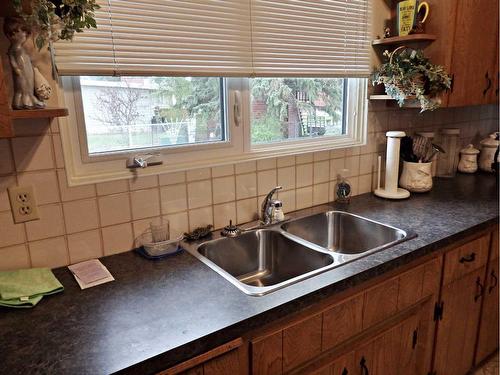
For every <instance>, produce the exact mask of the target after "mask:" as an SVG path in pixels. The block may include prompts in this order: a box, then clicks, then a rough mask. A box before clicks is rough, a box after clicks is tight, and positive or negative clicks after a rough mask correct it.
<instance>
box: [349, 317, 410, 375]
mask: <svg viewBox="0 0 500 375" xmlns="http://www.w3.org/2000/svg"><path fill="white" fill-rule="evenodd" d="M418 324H419V322H418V316H417V315H415V316H412V317H410V318H408V319H406V320H404V321H403V322H402V323H399V324H398V325H396V326H395V327H393V328H390V329H389V330H387V331H386V332H384V333H382V334H380V335H378V336H376V337H375V338H373V339H372V340H370V341H369V342H368V343H366V344H363V345H362V346H361V347H359V348H358V349H356V351H355V353H356V354H355V360H354V362H355V365H357V367H358V368H357V369H355V371H354V374H359V375H368V374H372V375H400V374H405V375H413V374H416V371H417V339H418V336H417V332H418Z"/></svg>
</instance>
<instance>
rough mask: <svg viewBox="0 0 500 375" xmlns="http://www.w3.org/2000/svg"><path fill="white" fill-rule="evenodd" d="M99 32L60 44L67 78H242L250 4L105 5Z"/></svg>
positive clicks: (103, 0) (213, 0)
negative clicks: (90, 76)
mask: <svg viewBox="0 0 500 375" xmlns="http://www.w3.org/2000/svg"><path fill="white" fill-rule="evenodd" d="M98 3H99V5H100V6H101V9H99V10H98V11H97V12H96V16H97V25H98V26H97V29H96V30H85V31H84V32H83V33H82V34H78V35H76V36H75V38H74V40H73V41H72V42H58V43H57V44H56V63H57V67H58V69H59V73H60V74H62V75H86V74H88V75H96V74H117V75H184V76H219V75H223V76H243V75H247V74H249V73H250V72H251V66H252V64H251V62H252V56H251V51H250V48H249V46H250V38H251V36H250V19H249V17H248V14H249V13H250V4H249V3H248V1H247V0H243V1H242V0H100V1H98Z"/></svg>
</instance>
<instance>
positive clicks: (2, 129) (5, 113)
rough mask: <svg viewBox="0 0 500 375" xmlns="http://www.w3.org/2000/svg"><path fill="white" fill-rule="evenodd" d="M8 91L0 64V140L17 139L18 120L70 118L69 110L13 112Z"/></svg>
mask: <svg viewBox="0 0 500 375" xmlns="http://www.w3.org/2000/svg"><path fill="white" fill-rule="evenodd" d="M8 91H9V90H8V87H7V82H6V79H5V76H4V72H3V66H2V64H1V63H0V138H12V137H15V134H14V124H13V123H14V120H16V119H41V118H47V119H52V118H54V117H63V116H68V109H67V108H57V107H49V108H43V109H18V110H13V109H11V108H10V102H11V99H10V97H9V94H8Z"/></svg>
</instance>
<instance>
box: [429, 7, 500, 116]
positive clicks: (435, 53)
mask: <svg viewBox="0 0 500 375" xmlns="http://www.w3.org/2000/svg"><path fill="white" fill-rule="evenodd" d="M428 3H429V4H430V9H431V13H430V16H429V19H428V22H426V32H427V33H431V34H435V35H437V40H436V41H435V42H434V43H432V44H431V45H429V46H428V47H427V48H426V51H425V52H426V55H427V56H428V57H430V58H431V61H432V62H433V63H436V64H439V65H443V66H444V67H445V69H446V70H447V71H448V72H449V73H450V74H451V75H452V76H453V87H452V90H451V91H450V92H449V94H448V95H444V97H443V104H442V105H443V106H449V107H457V106H466V105H478V104H488V103H495V102H498V96H497V95H496V89H497V84H498V47H497V44H498V0H460V1H456V0H428Z"/></svg>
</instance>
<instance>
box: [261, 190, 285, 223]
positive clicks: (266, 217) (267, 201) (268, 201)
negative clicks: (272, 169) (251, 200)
mask: <svg viewBox="0 0 500 375" xmlns="http://www.w3.org/2000/svg"><path fill="white" fill-rule="evenodd" d="M281 189H282V187H281V186H276V187H275V188H274V189H272V190H271V191H270V192H269V193H268V194H267V195H266V197H265V198H264V201H263V202H262V206H261V209H260V222H261V223H262V224H264V225H268V224H271V223H272V222H273V217H272V216H273V204H274V203H276V202H278V201H277V200H274V199H273V195H274V193H276V192H277V191H278V190H281Z"/></svg>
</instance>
